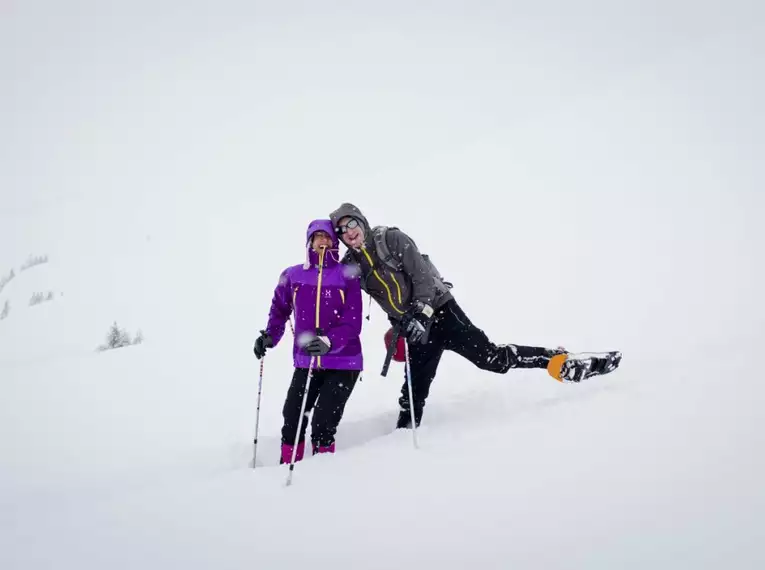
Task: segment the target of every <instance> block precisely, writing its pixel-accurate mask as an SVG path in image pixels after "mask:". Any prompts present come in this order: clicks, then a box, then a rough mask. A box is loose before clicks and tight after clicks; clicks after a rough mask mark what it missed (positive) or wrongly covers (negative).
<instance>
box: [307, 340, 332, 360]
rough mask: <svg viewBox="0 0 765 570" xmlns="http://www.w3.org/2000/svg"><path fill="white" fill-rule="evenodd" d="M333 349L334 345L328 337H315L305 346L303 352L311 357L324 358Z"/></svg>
mask: <svg viewBox="0 0 765 570" xmlns="http://www.w3.org/2000/svg"><path fill="white" fill-rule="evenodd" d="M331 348H332V343H331V342H329V339H328V338H327V337H326V336H315V337H313V338H312V339H311V340H309V341H308V342H307V343H306V344H305V346H303V350H305V351H306V352H307V353H308V354H310V355H311V356H322V355H324V354H327V353H328V352H329V351H330V349H331Z"/></svg>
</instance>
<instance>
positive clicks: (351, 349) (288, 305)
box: [266, 220, 364, 370]
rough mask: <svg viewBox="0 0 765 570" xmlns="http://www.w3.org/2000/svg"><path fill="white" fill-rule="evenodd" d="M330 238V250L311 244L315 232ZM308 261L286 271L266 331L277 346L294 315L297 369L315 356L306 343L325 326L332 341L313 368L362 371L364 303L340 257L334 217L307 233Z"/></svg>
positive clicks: (315, 223)
mask: <svg viewBox="0 0 765 570" xmlns="http://www.w3.org/2000/svg"><path fill="white" fill-rule="evenodd" d="M319 230H321V231H325V232H327V233H328V234H329V235H330V236H331V237H332V249H330V250H327V251H325V252H322V253H321V254H318V253H316V252H315V251H314V250H313V249H312V248H311V236H312V235H313V234H314V232H317V231H319ZM306 242H307V244H306V261H305V263H303V264H301V265H293V266H292V267H288V268H287V269H285V270H284V271H283V272H282V274H281V275H280V276H279V284H278V285H277V286H276V289H275V290H274V297H273V300H272V301H271V311H270V312H269V316H268V326H267V327H266V332H267V333H268V334H269V335H270V336H271V338H272V339H273V341H274V346H276V345H277V344H278V343H279V341H280V340H281V338H282V336H283V335H284V329H285V325H286V323H287V319H289V317H290V315H291V314H294V315H295V335H294V340H293V348H292V354H293V360H294V364H295V367H296V368H308V367H309V365H310V362H311V356H310V355H309V354H307V353H306V352H305V351H304V350H303V349H302V345H304V344H305V342H307V341H308V340H310V339H311V338H312V337H313V335H314V334H315V333H316V329H317V328H319V329H321V335H320V336H326V337H328V338H329V341H330V343H331V348H330V351H329V352H328V353H327V354H325V355H323V356H319V357H317V358H316V362H315V367H316V368H324V369H332V370H363V368H364V362H363V358H362V352H361V340H360V338H359V336H360V335H361V324H362V301H361V284H360V282H359V278H358V276H356V275H353V274H352V273H351V272H348V269H347V267H346V266H345V265H342V264H341V263H340V261H339V259H340V256H339V255H338V249H337V248H338V245H339V243H338V239H337V236H336V235H335V230H334V228H333V227H332V222H331V221H330V220H314V221H313V222H311V224H310V225H309V226H308V230H307V232H306Z"/></svg>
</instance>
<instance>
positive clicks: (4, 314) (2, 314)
mask: <svg viewBox="0 0 765 570" xmlns="http://www.w3.org/2000/svg"><path fill="white" fill-rule="evenodd" d="M10 312H11V304H10V303H9V302H8V301H5V305H3V311H2V312H0V321H2V320H3V319H6V318H7V317H8V313H10Z"/></svg>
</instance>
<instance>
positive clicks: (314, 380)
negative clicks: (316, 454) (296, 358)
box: [282, 368, 360, 447]
mask: <svg viewBox="0 0 765 570" xmlns="http://www.w3.org/2000/svg"><path fill="white" fill-rule="evenodd" d="M359 373H360V372H359V371H358V370H327V369H323V368H318V369H317V368H315V369H314V371H313V374H312V376H311V385H310V386H309V388H308V399H307V400H306V404H305V417H304V418H303V425H302V427H301V430H300V440H299V441H300V442H303V441H305V434H306V429H307V428H308V421H307V418H308V413H309V412H310V411H311V410H313V419H312V421H311V442H312V444H313V445H314V446H315V447H319V446H321V447H329V446H330V445H332V444H333V443H334V442H335V434H336V433H337V426H338V425H339V424H340V420H341V419H342V417H343V412H344V411H345V404H346V403H347V402H348V398H350V396H351V392H352V391H353V387H354V386H355V385H356V380H358V377H359ZM307 379H308V368H296V369H295V373H294V374H293V375H292V382H291V383H290V387H289V389H288V390H287V398H286V399H285V400H284V408H283V409H282V416H283V417H284V424H283V426H282V443H286V444H289V445H294V444H295V434H296V432H297V428H298V420H299V419H300V408H301V406H302V405H303V394H304V393H305V385H306V381H307Z"/></svg>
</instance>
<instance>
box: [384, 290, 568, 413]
mask: <svg viewBox="0 0 765 570" xmlns="http://www.w3.org/2000/svg"><path fill="white" fill-rule="evenodd" d="M444 350H451V351H453V352H456V353H457V354H459V355H461V356H463V357H464V358H466V359H468V360H469V361H470V362H472V363H473V364H475V365H476V366H477V367H478V368H480V369H481V370H488V371H489V372H496V373H498V374H504V373H506V372H507V371H508V370H510V369H512V368H546V367H547V364H548V362H549V361H550V357H551V356H552V355H553V354H554V351H551V350H549V349H546V348H542V347H536V346H522V345H515V344H506V345H496V344H494V343H493V342H491V341H490V340H489V338H488V337H487V336H486V333H484V332H483V331H482V330H481V329H479V328H478V327H476V326H475V325H474V324H473V323H472V322H470V319H469V318H468V317H467V315H466V314H465V313H464V311H463V310H462V309H461V308H460V306H459V305H458V304H457V301H455V300H454V299H452V300H450V301H448V302H447V303H445V304H444V305H443V306H442V307H440V308H439V309H438V310H437V311H436V313H435V317H434V319H433V322H432V325H431V328H430V333H429V335H428V339H427V343H426V344H419V343H418V344H410V345H409V360H410V367H411V370H412V394H413V397H414V418H415V422H416V423H417V425H419V423H420V420H421V419H422V411H423V408H424V407H425V400H426V399H427V397H428V393H429V392H430V384H431V383H432V382H433V379H434V378H435V376H436V370H437V369H438V364H439V362H440V361H441V355H443V353H444ZM399 404H400V405H401V409H402V413H401V417H400V418H399V420H400V421H399V424H402V423H405V424H409V423H411V419H410V418H411V416H410V408H409V389H408V387H407V384H406V381H404V384H403V386H402V387H401V397H400V398H399ZM400 427H404V426H402V425H400Z"/></svg>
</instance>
